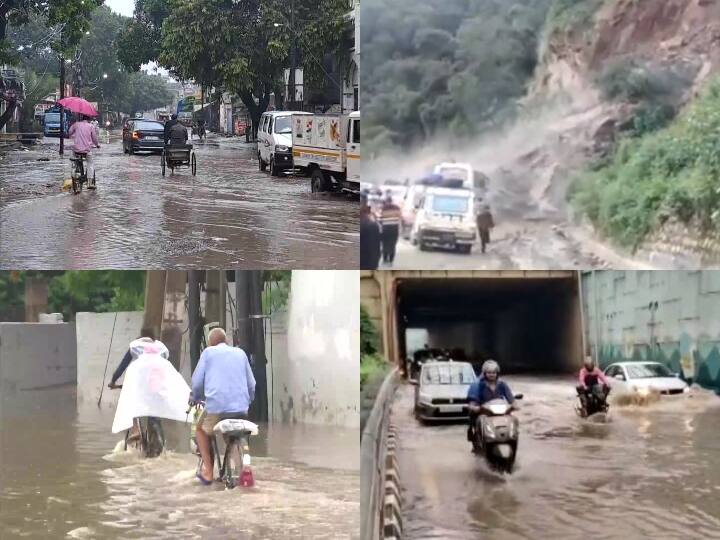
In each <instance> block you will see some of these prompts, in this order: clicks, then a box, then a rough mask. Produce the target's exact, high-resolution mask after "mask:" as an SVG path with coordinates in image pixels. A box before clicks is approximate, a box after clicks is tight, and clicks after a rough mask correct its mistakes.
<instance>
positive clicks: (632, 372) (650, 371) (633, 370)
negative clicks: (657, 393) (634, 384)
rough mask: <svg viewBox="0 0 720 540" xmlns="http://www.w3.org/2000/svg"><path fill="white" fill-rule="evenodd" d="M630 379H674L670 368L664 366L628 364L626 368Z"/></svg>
mask: <svg viewBox="0 0 720 540" xmlns="http://www.w3.org/2000/svg"><path fill="white" fill-rule="evenodd" d="M625 369H626V370H627V373H628V377H630V378H631V379H646V378H650V377H673V374H672V373H671V372H670V370H669V369H668V368H666V367H665V366H663V365H662V364H628V365H626V366H625Z"/></svg>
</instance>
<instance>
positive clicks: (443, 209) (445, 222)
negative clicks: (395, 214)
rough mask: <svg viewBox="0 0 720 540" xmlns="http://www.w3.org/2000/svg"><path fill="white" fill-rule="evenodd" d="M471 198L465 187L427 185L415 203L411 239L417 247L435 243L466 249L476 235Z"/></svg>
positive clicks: (469, 246)
mask: <svg viewBox="0 0 720 540" xmlns="http://www.w3.org/2000/svg"><path fill="white" fill-rule="evenodd" d="M474 199H475V196H474V195H473V192H472V191H471V190H469V189H457V188H443V187H428V188H427V189H426V190H425V193H424V194H423V195H422V199H421V201H420V204H419V205H418V206H419V208H418V210H417V214H416V215H415V222H414V223H413V228H412V233H411V237H410V240H411V242H412V243H413V244H414V245H417V246H419V247H420V249H421V250H426V249H427V248H428V247H430V246H438V247H445V248H450V249H453V250H456V251H459V252H461V253H470V252H471V250H472V247H473V244H474V243H475V240H476V238H477V226H476V223H475V209H474V207H475V200H474Z"/></svg>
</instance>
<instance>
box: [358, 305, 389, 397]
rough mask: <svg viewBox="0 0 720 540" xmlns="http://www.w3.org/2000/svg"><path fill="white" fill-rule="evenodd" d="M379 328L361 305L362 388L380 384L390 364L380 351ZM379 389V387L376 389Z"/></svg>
mask: <svg viewBox="0 0 720 540" xmlns="http://www.w3.org/2000/svg"><path fill="white" fill-rule="evenodd" d="M378 348H379V339H378V333H377V329H376V328H375V325H374V324H373V322H372V321H371V320H370V316H369V315H368V312H367V311H366V309H365V307H364V306H362V305H361V306H360V388H361V389H362V388H365V387H366V385H368V384H372V385H373V386H379V383H380V381H381V380H382V378H383V377H384V376H385V374H386V373H387V372H388V370H389V368H390V366H389V364H388V363H387V361H386V360H385V359H384V358H382V357H381V356H380V354H379V351H378ZM375 390H377V388H376V389H375Z"/></svg>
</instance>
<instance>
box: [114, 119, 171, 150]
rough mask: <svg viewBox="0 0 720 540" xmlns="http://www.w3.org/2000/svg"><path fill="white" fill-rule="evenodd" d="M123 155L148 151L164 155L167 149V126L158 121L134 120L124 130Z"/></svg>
mask: <svg viewBox="0 0 720 540" xmlns="http://www.w3.org/2000/svg"><path fill="white" fill-rule="evenodd" d="M122 145H123V153H125V154H134V153H135V152H141V151H147V152H157V153H162V151H163V148H164V147H165V126H164V124H163V123H162V122H158V121H157V120H144V119H142V118H134V119H132V120H129V121H128V122H127V124H126V126H125V127H124V128H123V140H122Z"/></svg>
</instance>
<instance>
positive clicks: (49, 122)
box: [43, 107, 71, 138]
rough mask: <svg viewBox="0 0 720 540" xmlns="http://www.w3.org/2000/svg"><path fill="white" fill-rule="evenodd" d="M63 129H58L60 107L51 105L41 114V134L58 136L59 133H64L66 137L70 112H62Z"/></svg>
mask: <svg viewBox="0 0 720 540" xmlns="http://www.w3.org/2000/svg"><path fill="white" fill-rule="evenodd" d="M63 116H64V118H63V120H64V122H63V129H62V130H61V129H60V107H51V108H50V109H48V110H47V112H45V115H44V116H43V135H45V137H60V133H61V131H62V133H63V134H64V137H65V138H67V137H68V135H67V133H68V131H69V129H70V125H71V124H70V114H69V113H68V112H67V111H65V112H64V113H63Z"/></svg>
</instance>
